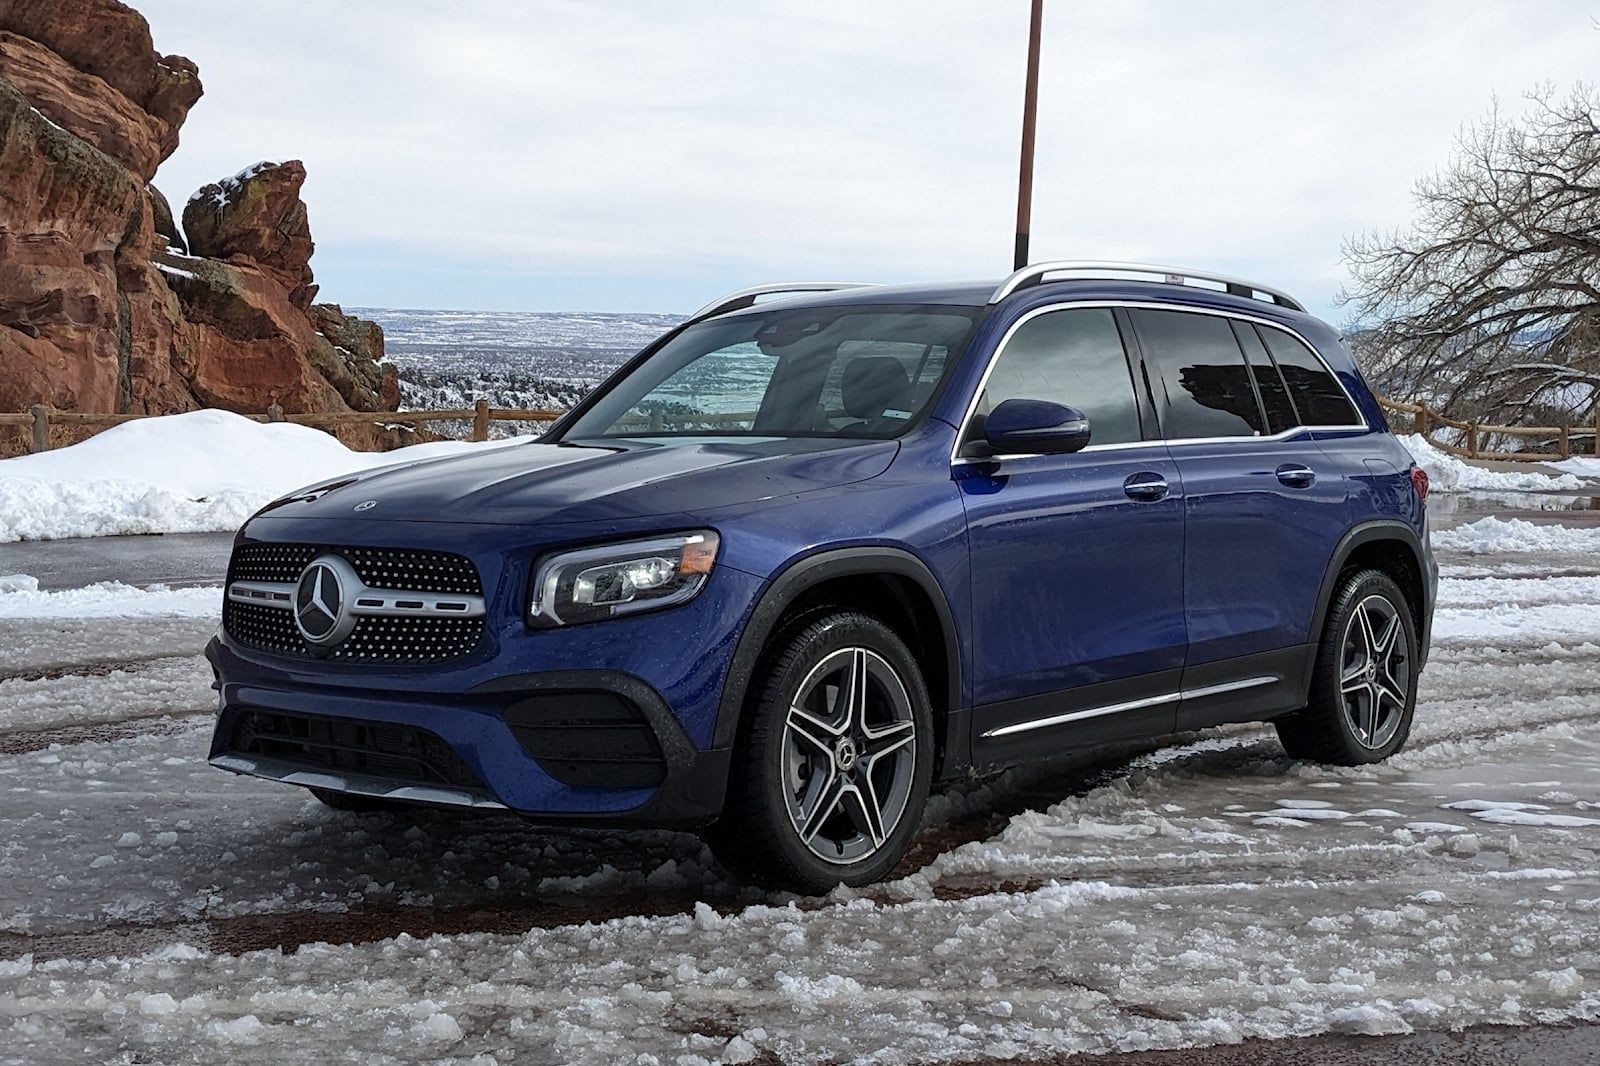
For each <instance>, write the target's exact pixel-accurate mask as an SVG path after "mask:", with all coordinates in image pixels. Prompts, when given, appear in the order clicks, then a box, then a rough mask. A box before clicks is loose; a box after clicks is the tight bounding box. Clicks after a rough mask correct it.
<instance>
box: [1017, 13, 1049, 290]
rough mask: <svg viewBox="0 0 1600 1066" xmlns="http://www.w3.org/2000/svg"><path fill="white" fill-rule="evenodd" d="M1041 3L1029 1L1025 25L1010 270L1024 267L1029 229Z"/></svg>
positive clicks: (1041, 17) (1037, 99) (1037, 104)
mask: <svg viewBox="0 0 1600 1066" xmlns="http://www.w3.org/2000/svg"><path fill="white" fill-rule="evenodd" d="M1043 27H1044V0H1033V17H1032V19H1031V20H1030V21H1029V23H1028V82H1027V88H1026V89H1024V90H1023V98H1022V165H1021V167H1020V169H1019V172H1018V174H1017V248H1016V255H1015V256H1014V257H1013V262H1012V267H1011V268H1012V269H1013V270H1021V269H1022V268H1023V267H1025V266H1027V265H1028V231H1029V230H1030V229H1031V228H1032V226H1033V131H1034V127H1035V125H1037V123H1038V118H1039V33H1040V30H1041V29H1042V28H1043Z"/></svg>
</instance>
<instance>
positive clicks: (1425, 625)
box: [1307, 518, 1433, 662]
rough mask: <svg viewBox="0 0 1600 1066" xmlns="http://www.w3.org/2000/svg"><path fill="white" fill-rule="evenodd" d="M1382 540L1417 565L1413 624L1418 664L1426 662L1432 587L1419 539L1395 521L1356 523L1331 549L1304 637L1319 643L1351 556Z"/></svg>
mask: <svg viewBox="0 0 1600 1066" xmlns="http://www.w3.org/2000/svg"><path fill="white" fill-rule="evenodd" d="M1385 540H1388V541H1398V542H1400V543H1402V544H1404V545H1405V546H1406V548H1407V549H1409V550H1410V552H1411V555H1412V558H1413V559H1414V560H1415V562H1416V564H1417V573H1418V575H1420V577H1421V579H1422V581H1421V584H1422V615H1421V617H1419V618H1417V619H1415V620H1414V621H1415V623H1416V628H1417V644H1418V659H1419V661H1420V662H1426V661H1427V655H1428V641H1429V637H1430V634H1431V632H1432V630H1433V600H1432V596H1433V587H1432V584H1431V582H1430V580H1429V569H1428V559H1427V553H1426V552H1425V551H1424V549H1423V547H1422V538H1421V537H1419V536H1418V535H1417V531H1416V530H1415V529H1413V528H1411V526H1409V525H1407V524H1406V523H1404V522H1402V521H1400V520H1399V519H1394V518H1379V519H1372V520H1369V521H1366V522H1362V523H1359V524H1358V525H1355V526H1352V527H1351V528H1350V529H1349V530H1347V531H1346V532H1345V534H1344V536H1343V537H1341V538H1339V543H1338V544H1337V545H1336V546H1335V547H1334V549H1333V556H1332V558H1331V559H1330V560H1329V562H1328V569H1327V571H1326V572H1325V573H1324V574H1323V576H1322V586H1321V587H1320V588H1319V589H1318V590H1317V606H1316V612H1315V613H1314V614H1313V615H1312V618H1311V629H1310V630H1309V631H1308V633H1307V640H1310V641H1316V640H1320V639H1321V636H1322V626H1323V623H1324V622H1326V621H1327V618H1328V607H1329V605H1330V604H1331V603H1332V602H1333V594H1334V593H1335V592H1336V591H1337V590H1338V587H1339V575H1340V574H1341V573H1343V572H1344V568H1345V565H1346V563H1348V562H1349V559H1350V555H1351V553H1353V552H1354V551H1355V550H1356V549H1357V548H1359V547H1360V546H1361V545H1363V544H1371V543H1373V542H1375V541H1385Z"/></svg>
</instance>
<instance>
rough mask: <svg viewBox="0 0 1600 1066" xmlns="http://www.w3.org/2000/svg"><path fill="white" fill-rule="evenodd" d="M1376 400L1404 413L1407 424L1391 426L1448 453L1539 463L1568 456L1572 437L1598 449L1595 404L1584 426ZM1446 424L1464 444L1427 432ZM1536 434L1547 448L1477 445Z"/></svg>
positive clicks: (1598, 417) (1598, 416) (1598, 424)
mask: <svg viewBox="0 0 1600 1066" xmlns="http://www.w3.org/2000/svg"><path fill="white" fill-rule="evenodd" d="M1378 403H1379V404H1380V405H1381V406H1382V407H1383V408H1384V410H1386V411H1393V412H1395V413H1396V414H1401V415H1407V416H1409V419H1410V425H1409V426H1408V425H1405V424H1403V423H1400V422H1399V421H1398V420H1396V421H1395V422H1394V423H1392V424H1393V428H1395V429H1399V430H1407V429H1408V430H1410V431H1411V432H1412V433H1415V434H1417V435H1418V436H1420V437H1422V438H1424V439H1425V440H1427V442H1428V443H1429V444H1432V445H1433V446H1434V447H1435V448H1438V449H1439V450H1440V451H1442V452H1449V453H1450V454H1451V455H1459V456H1463V457H1465V458H1467V459H1496V460H1500V461H1502V462H1514V463H1538V462H1546V461H1549V460H1552V459H1557V460H1559V459H1571V458H1572V442H1573V440H1574V439H1575V438H1584V437H1587V438H1590V439H1591V440H1593V441H1594V442H1595V444H1594V445H1593V447H1594V448H1595V449H1596V450H1597V451H1600V406H1597V407H1596V408H1595V424H1594V426H1593V427H1592V428H1590V427H1587V426H1586V427H1584V428H1583V429H1581V430H1580V429H1575V428H1574V427H1573V426H1571V425H1570V424H1567V423H1562V424H1561V425H1559V426H1494V425H1487V424H1484V423H1479V422H1461V421H1458V420H1456V419H1454V418H1449V417H1447V416H1445V415H1442V414H1440V413H1439V412H1438V411H1435V410H1434V409H1433V408H1431V407H1429V406H1428V405H1427V404H1426V403H1402V402H1400V401H1399V400H1391V399H1389V398H1388V397H1385V396H1380V397H1378ZM1436 425H1437V426H1448V427H1449V428H1450V429H1455V430H1460V431H1461V433H1462V434H1463V437H1462V439H1463V440H1464V441H1465V444H1454V443H1449V442H1446V441H1440V440H1436V439H1435V438H1434V437H1432V436H1431V435H1430V433H1431V431H1432V430H1433V428H1434V427H1435V426H1436ZM1493 436H1506V437H1535V438H1539V439H1540V440H1541V442H1542V443H1544V444H1546V445H1549V446H1552V447H1550V448H1549V450H1541V449H1526V450H1520V451H1514V452H1508V451H1489V450H1486V449H1484V448H1481V447H1479V445H1480V444H1482V443H1483V441H1484V440H1485V439H1486V438H1488V437H1493Z"/></svg>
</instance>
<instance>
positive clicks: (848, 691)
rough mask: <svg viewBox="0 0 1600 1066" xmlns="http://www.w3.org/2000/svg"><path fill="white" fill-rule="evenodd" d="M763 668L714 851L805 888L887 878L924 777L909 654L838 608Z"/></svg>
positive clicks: (925, 718) (870, 622)
mask: <svg viewBox="0 0 1600 1066" xmlns="http://www.w3.org/2000/svg"><path fill="white" fill-rule="evenodd" d="M762 676H763V682H762V687H761V690H760V695H759V697H758V699H757V702H756V705H755V706H754V707H753V708H752V710H751V712H750V713H751V716H752V717H751V720H750V723H749V727H748V729H747V730H746V732H745V734H744V737H743V740H742V741H741V744H740V747H739V751H738V753H737V756H736V758H737V763H736V765H735V767H734V770H733V774H732V777H731V779H730V782H729V790H728V806H727V809H726V811H725V812H724V814H723V817H722V820H721V821H720V822H718V823H717V825H716V826H714V827H713V831H712V832H711V834H710V838H711V843H712V846H713V848H714V849H715V850H716V853H717V856H718V858H720V859H721V860H722V861H723V862H724V864H726V865H728V866H730V867H732V868H734V869H736V870H738V871H739V872H741V873H743V874H746V875H747V876H750V877H752V878H753V879H755V880H757V881H761V882H764V883H766V884H770V885H774V886H778V887H783V888H790V889H795V890H798V891H804V892H824V891H827V890H828V889H830V888H832V887H833V886H835V885H838V884H840V883H844V884H847V885H863V884H868V883H870V882H873V881H877V880H880V879H882V878H883V877H885V876H887V875H888V873H889V872H890V871H891V870H893V869H894V866H895V864H896V863H897V862H899V860H900V857H901V855H903V854H904V853H905V849H906V845H907V844H908V843H909V842H910V839H911V836H912V834H914V833H915V832H916V830H917V824H918V822H919V821H920V820H921V817H922V810H923V807H924V805H925V804H926V802H927V797H928V787H929V783H930V782H931V780H932V777H933V715H932V711H931V707H930V704H929V701H928V693H927V687H926V685H925V683H924V681H923V678H922V673H921V671H920V670H919V669H918V666H917V662H916V659H915V658H914V657H913V656H912V655H911V652H910V650H909V649H907V647H906V646H905V643H904V642H903V641H902V640H901V639H900V638H899V637H898V636H897V635H896V634H895V632H894V631H893V630H892V629H890V628H889V627H888V626H886V625H884V624H883V623H882V622H880V621H878V620H877V619H876V618H872V617H870V616H868V615H864V614H860V613H857V612H854V611H840V612H837V613H834V614H828V615H825V616H822V617H820V618H815V619H814V620H813V621H811V622H810V623H809V624H806V625H805V626H804V627H803V628H800V629H799V630H798V631H795V632H791V633H790V634H789V635H788V636H787V638H786V639H785V640H784V643H783V645H782V650H781V652H780V653H779V655H778V656H777V657H776V659H774V660H773V661H772V664H771V666H770V667H769V668H768V669H767V671H766V672H765V673H764V674H763V675H762Z"/></svg>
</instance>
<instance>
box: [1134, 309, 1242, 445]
mask: <svg viewBox="0 0 1600 1066" xmlns="http://www.w3.org/2000/svg"><path fill="white" fill-rule="evenodd" d="M1130 314H1131V315H1132V317H1133V327H1134V329H1135V330H1136V331H1137V332H1138V334H1139V344H1140V345H1141V346H1142V347H1143V348H1144V354H1145V361H1146V364H1147V365H1148V366H1149V368H1150V373H1151V376H1152V381H1151V384H1152V386H1154V387H1155V389H1156V392H1157V395H1156V405H1157V407H1158V408H1160V410H1161V429H1162V432H1163V433H1164V434H1165V435H1166V437H1167V438H1168V439H1170V440H1178V439H1188V438H1193V437H1253V436H1258V435H1260V434H1261V433H1262V431H1263V430H1264V429H1265V426H1266V422H1265V419H1264V418H1263V417H1262V414H1261V406H1260V404H1259V403H1257V402H1256V391H1255V388H1254V387H1253V385H1252V384H1251V380H1250V370H1249V368H1248V367H1246V366H1245V362H1244V353H1243V352H1241V351H1240V350H1239V342H1238V341H1236V340H1235V339H1234V336H1233V327H1232V326H1231V325H1229V324H1228V320H1227V319H1226V318H1221V317H1219V316H1217V315H1198V314H1189V313H1187V312H1184V311H1146V310H1135V311H1132V312H1130Z"/></svg>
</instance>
